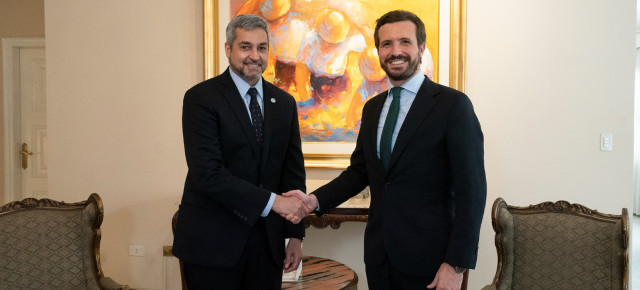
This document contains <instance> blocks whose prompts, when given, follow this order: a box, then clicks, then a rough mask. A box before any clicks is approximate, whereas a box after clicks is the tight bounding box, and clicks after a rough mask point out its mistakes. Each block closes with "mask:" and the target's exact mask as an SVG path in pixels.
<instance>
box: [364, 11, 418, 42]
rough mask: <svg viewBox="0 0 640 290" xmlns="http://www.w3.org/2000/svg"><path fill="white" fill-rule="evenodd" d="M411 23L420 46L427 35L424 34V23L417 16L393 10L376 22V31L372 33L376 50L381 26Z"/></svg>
mask: <svg viewBox="0 0 640 290" xmlns="http://www.w3.org/2000/svg"><path fill="white" fill-rule="evenodd" d="M407 20H408V21H411V22H413V24H415V25H416V40H417V41H418V45H421V44H423V43H425V42H426V41H427V33H426V32H425V27H424V23H423V22H422V20H420V17H418V15H415V14H413V13H411V12H409V11H405V10H394V11H390V12H387V13H386V14H385V15H382V16H381V17H380V18H378V20H376V30H375V31H374V33H373V40H374V41H375V44H376V48H378V46H379V45H380V37H379V36H378V30H380V27H381V26H382V25H385V24H387V23H394V22H400V21H407Z"/></svg>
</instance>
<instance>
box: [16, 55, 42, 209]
mask: <svg viewBox="0 0 640 290" xmlns="http://www.w3.org/2000/svg"><path fill="white" fill-rule="evenodd" d="M45 75H46V73H45V56H44V48H24V49H21V50H20V95H21V104H20V124H21V125H20V127H21V128H20V130H21V132H22V134H21V135H22V142H23V143H22V144H21V148H20V149H21V150H20V157H21V158H20V159H21V160H20V163H21V167H22V196H23V197H35V198H43V197H47V154H46V153H47V98H46V94H45Z"/></svg>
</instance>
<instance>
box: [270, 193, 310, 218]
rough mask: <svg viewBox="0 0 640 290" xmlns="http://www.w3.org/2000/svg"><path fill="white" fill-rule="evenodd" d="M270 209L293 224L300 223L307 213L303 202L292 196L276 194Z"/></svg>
mask: <svg viewBox="0 0 640 290" xmlns="http://www.w3.org/2000/svg"><path fill="white" fill-rule="evenodd" d="M271 209H272V210H273V211H275V212H276V213H278V214H280V216H282V217H284V218H286V219H287V220H289V221H290V222H292V223H294V224H298V223H300V221H302V219H303V218H304V217H305V216H307V215H308V214H309V212H308V211H307V207H306V205H305V204H304V202H303V201H302V200H300V199H298V198H296V197H293V196H289V197H287V196H281V195H276V199H275V200H274V202H273V207H271Z"/></svg>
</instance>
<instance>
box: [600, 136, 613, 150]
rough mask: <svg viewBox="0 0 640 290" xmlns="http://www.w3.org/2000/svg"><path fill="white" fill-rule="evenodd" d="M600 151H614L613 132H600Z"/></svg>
mask: <svg viewBox="0 0 640 290" xmlns="http://www.w3.org/2000/svg"><path fill="white" fill-rule="evenodd" d="M600 151H613V134H611V133H602V134H600Z"/></svg>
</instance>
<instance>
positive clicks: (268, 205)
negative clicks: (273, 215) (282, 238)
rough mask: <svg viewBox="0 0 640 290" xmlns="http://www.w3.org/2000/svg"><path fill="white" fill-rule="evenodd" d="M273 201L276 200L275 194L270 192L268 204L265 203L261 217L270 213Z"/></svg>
mask: <svg viewBox="0 0 640 290" xmlns="http://www.w3.org/2000/svg"><path fill="white" fill-rule="evenodd" d="M275 200H276V194H275V193H273V192H272V193H271V197H269V202H267V206H265V207H264V210H263V211H262V214H260V216H261V217H266V216H267V215H268V214H269V212H270V211H271V208H272V207H273V202H274V201H275Z"/></svg>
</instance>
